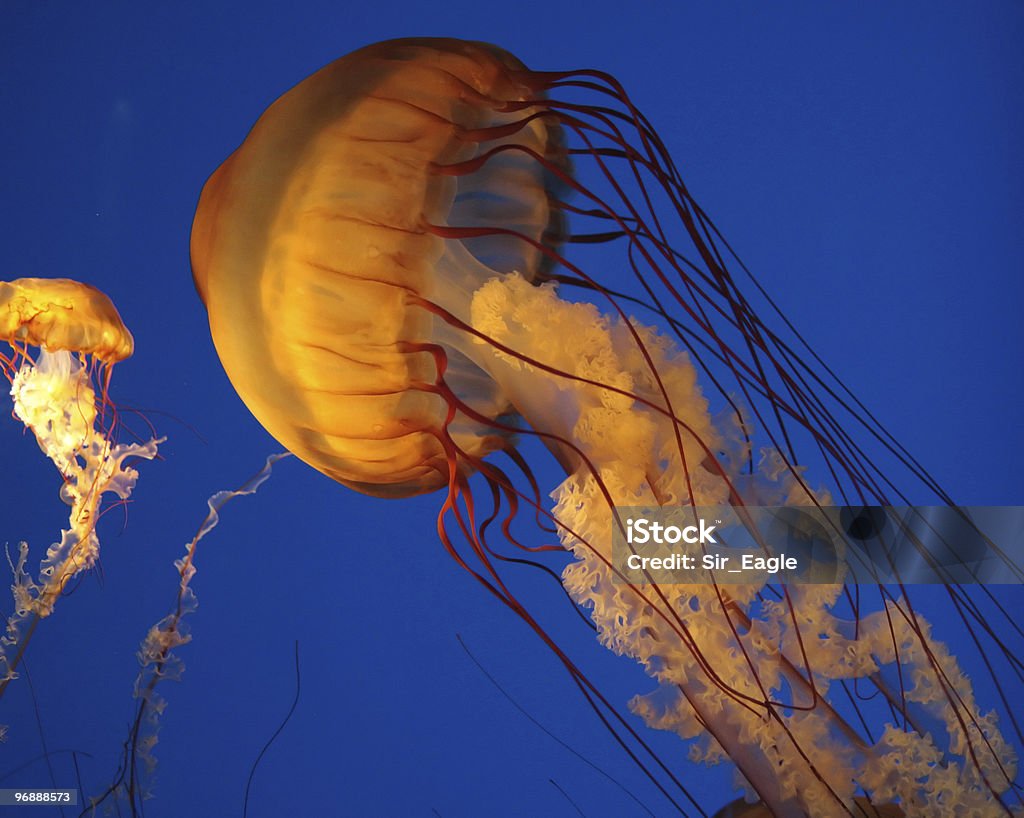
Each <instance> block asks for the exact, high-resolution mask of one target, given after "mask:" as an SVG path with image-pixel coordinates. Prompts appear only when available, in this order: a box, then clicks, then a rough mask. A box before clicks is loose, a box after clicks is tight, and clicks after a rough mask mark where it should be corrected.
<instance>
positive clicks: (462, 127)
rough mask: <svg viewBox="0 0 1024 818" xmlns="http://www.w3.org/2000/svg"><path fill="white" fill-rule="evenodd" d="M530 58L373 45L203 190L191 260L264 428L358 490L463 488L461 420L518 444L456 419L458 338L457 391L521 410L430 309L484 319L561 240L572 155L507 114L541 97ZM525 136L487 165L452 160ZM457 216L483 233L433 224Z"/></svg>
mask: <svg viewBox="0 0 1024 818" xmlns="http://www.w3.org/2000/svg"><path fill="white" fill-rule="evenodd" d="M523 70H524V66H522V64H521V63H519V62H518V61H517V60H516V59H515V58H514V57H512V56H511V55H510V54H508V53H507V52H504V51H502V50H501V49H498V48H495V47H493V46H486V45H482V44H478V43H465V42H461V41H456V40H399V41H394V42H389V43H382V44H379V45H374V46H370V47H368V48H364V49H362V50H360V51H357V52H355V53H354V54H351V55H349V56H347V57H343V58H341V59H340V60H338V61H336V62H334V63H332V64H330V65H328V66H327V67H326V68H324V69H322V70H321V71H318V72H317V73H316V74H314V75H313V76H311V77H309V78H308V79H307V80H305V81H304V82H302V83H301V84H300V85H298V86H297V87H296V88H294V89H292V90H291V91H290V92H288V93H287V94H285V95H284V96H282V97H281V98H280V99H279V100H277V102H275V103H274V104H273V105H272V106H271V107H270V108H269V109H268V110H267V111H266V113H265V114H263V116H261V117H260V119H259V120H258V121H257V123H256V124H255V126H253V129H252V131H251V132H250V134H249V136H248V137H247V138H246V140H245V142H244V143H243V144H242V145H241V146H240V147H239V148H238V149H237V150H236V151H235V152H234V153H233V154H232V155H231V156H230V157H229V158H228V160H227V161H226V162H225V163H224V164H223V165H221V166H220V168H218V170H217V171H216V172H215V173H214V174H213V176H212V177H211V178H210V180H209V181H208V182H207V183H206V186H205V187H204V189H203V192H202V195H201V197H200V201H199V206H198V209H197V211H196V217H195V223H194V226H193V231H192V265H193V271H194V278H195V283H196V287H197V289H198V291H199V293H200V296H201V297H202V299H203V302H204V304H205V305H206V307H207V310H208V312H209V317H210V327H211V331H212V334H213V339H214V343H215V344H216V347H217V351H218V354H219V356H220V358H221V361H222V362H223V364H224V367H225V369H226V370H227V373H228V375H229V377H230V378H231V381H232V383H233V385H234V386H235V388H236V390H237V391H238V393H239V395H240V396H241V397H242V399H243V400H244V401H245V403H246V405H247V406H248V407H249V408H250V410H251V411H252V412H253V414H254V415H255V416H256V417H257V418H258V419H259V420H260V421H261V423H263V425H264V426H265V427H266V428H267V429H268V430H269V431H270V432H271V433H272V434H273V435H274V436H275V437H277V438H278V440H280V441H281V442H282V443H284V444H285V445H286V446H287V447H288V448H289V449H291V450H292V451H293V452H295V453H296V454H297V455H299V456H300V457H301V458H302V459H304V460H305V461H306V462H308V463H309V464H311V465H312V466H314V467H315V468H317V469H319V470H321V471H323V472H324V473H326V474H327V475H329V476H330V477H332V478H334V479H336V480H338V481H339V482H341V483H344V484H345V485H348V486H351V487H353V488H356V489H358V490H360V491H365V492H367V493H370V494H379V495H385V496H403V495H409V494H416V493H420V492H424V491H432V490H434V489H437V488H439V487H442V486H444V485H447V483H448V480H449V466H448V456H447V454H446V452H445V450H444V447H443V445H442V443H441V442H440V441H439V439H438V433H439V432H440V430H441V429H442V427H445V428H446V429H447V434H448V435H450V437H451V439H452V440H453V441H454V442H455V444H456V445H457V446H458V447H459V448H460V449H462V450H464V451H466V452H468V453H471V454H472V455H473V456H482V455H484V454H486V453H487V452H489V451H493V450H495V449H500V448H503V447H504V446H506V445H507V440H508V433H507V432H502V431H500V430H499V429H498V428H496V427H494V426H493V425H488V424H482V423H480V422H478V421H476V420H474V419H473V418H472V417H470V416H468V415H467V414H466V413H465V412H461V411H460V412H457V413H456V415H455V417H453V418H448V417H447V415H448V411H449V403H448V401H446V399H445V397H444V396H443V395H441V394H439V393H438V392H437V390H436V389H435V388H434V387H433V385H434V384H435V382H436V381H437V375H438V365H439V360H438V358H437V357H436V353H437V352H438V351H440V350H443V353H444V355H443V359H444V362H443V366H444V381H445V383H446V385H447V386H448V387H449V388H450V389H452V390H453V391H454V392H455V393H456V394H457V395H459V396H460V399H461V400H462V401H463V402H464V403H465V404H467V405H468V406H469V407H471V408H472V410H473V411H475V412H476V413H478V414H479V415H481V416H483V417H486V418H491V419H494V418H498V417H500V416H502V415H503V414H504V413H506V412H508V411H509V410H510V408H511V407H510V405H509V401H508V397H507V396H506V395H503V394H502V393H501V390H500V389H499V388H498V386H497V385H496V384H495V382H494V381H493V380H492V379H490V378H488V377H487V376H486V375H485V374H484V373H483V372H482V371H481V369H480V368H479V366H478V365H477V364H475V363H474V362H473V360H472V355H471V354H469V353H471V352H472V348H471V347H472V344H471V342H470V341H469V339H468V338H467V336H466V335H465V334H464V333H459V332H453V331H450V329H449V327H448V325H447V324H446V323H445V322H444V320H443V319H441V318H440V317H439V316H438V315H436V314H432V313H431V312H430V311H428V310H427V309H424V308H423V306H422V304H423V303H432V304H435V305H437V306H438V307H440V308H441V309H443V310H444V311H446V312H447V313H449V314H451V315H456V316H462V317H464V318H465V317H466V313H467V308H468V302H469V300H470V298H471V295H472V293H473V292H474V291H475V290H476V289H477V288H479V287H480V286H481V285H482V284H483V283H485V282H486V281H487V280H488V278H490V277H492V276H493V275H494V274H495V271H500V272H511V271H512V270H516V271H519V272H520V273H522V274H523V275H525V276H527V277H528V278H535V277H536V276H537V275H538V274H539V273H540V272H541V271H542V270H543V269H545V267H546V265H547V261H546V256H545V255H544V254H543V252H542V250H541V248H542V247H553V246H554V245H555V244H556V242H557V236H558V234H559V232H560V219H561V216H560V214H559V213H558V212H557V211H555V210H553V209H552V208H551V207H550V205H549V204H548V192H549V190H550V188H551V186H552V184H553V181H552V180H553V178H554V177H553V176H552V174H551V173H550V172H549V171H548V170H546V169H545V167H544V165H543V164H542V162H540V161H538V160H537V159H535V158H534V156H533V154H536V155H537V156H538V157H543V158H545V159H546V161H548V162H550V163H552V164H554V165H556V166H560V165H561V164H562V163H564V155H563V151H562V149H561V145H560V140H559V135H558V128H557V126H554V125H550V124H548V123H546V122H544V121H543V120H540V119H537V120H533V121H529V120H527V121H526V122H525V124H524V122H523V112H522V111H513V112H509V111H508V108H509V106H510V104H511V103H514V102H518V101H521V100H524V99H528V98H529V97H530V96H531V93H532V92H531V91H530V89H529V88H527V87H526V86H524V85H523V84H522V81H521V80H520V79H518V77H519V76H520V75H521V73H522V72H523ZM508 125H512V126H513V127H512V129H511V130H509V132H508V133H506V126H508ZM509 146H515V147H516V148H517V152H512V151H507V150H506V151H504V152H503V153H502V154H501V155H500V156H496V157H495V158H494V160H493V161H491V162H488V163H486V164H484V165H483V166H481V167H480V168H479V169H478V170H476V171H475V172H473V173H467V174H462V175H451V174H446V173H445V172H443V167H444V166H445V165H452V164H457V163H460V162H463V161H466V160H471V159H473V158H475V157H478V156H480V155H481V154H482V152H484V151H492V150H494V151H501V150H502V149H503V148H507V147H509ZM398 192H400V194H401V195H398V196H396V195H395V194H396V193H398ZM451 218H455V219H456V220H457V221H456V222H455V223H459V222H462V221H463V220H464V221H466V222H467V223H469V224H471V225H473V226H475V227H478V228H479V229H480V232H481V235H480V236H479V237H477V238H475V239H471V240H468V241H466V242H465V243H459V242H452V241H446V240H445V239H444V238H442V236H441V235H439V233H438V232H437V231H436V230H434V229H432V225H441V224H445V223H446V221H448V220H450V219H451ZM498 226H501V227H505V228H508V229H510V230H514V231H516V232H517V233H521V234H522V236H525V237H526V238H527V240H521V239H519V237H518V236H512V235H500V234H497V233H494V232H493V228H495V227H498ZM427 344H432V345H434V347H432V348H429V349H428V348H426V347H425V345H427Z"/></svg>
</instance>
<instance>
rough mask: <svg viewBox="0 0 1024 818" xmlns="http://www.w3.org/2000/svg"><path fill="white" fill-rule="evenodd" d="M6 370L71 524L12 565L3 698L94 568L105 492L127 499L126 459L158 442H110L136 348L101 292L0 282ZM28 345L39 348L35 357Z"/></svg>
mask: <svg viewBox="0 0 1024 818" xmlns="http://www.w3.org/2000/svg"><path fill="white" fill-rule="evenodd" d="M0 341H6V342H7V344H9V345H10V347H11V349H12V352H11V353H10V354H5V353H3V352H0V367H2V368H3V373H4V375H5V377H6V378H7V380H8V381H9V382H10V384H11V390H10V394H11V397H12V398H13V399H14V415H15V417H17V418H18V419H19V420H20V421H21V422H22V423H24V424H25V426H26V427H27V428H29V429H30V430H31V431H32V433H33V434H34V435H35V438H36V440H37V442H38V443H39V447H40V449H42V450H43V452H44V453H45V454H46V456H47V457H48V458H49V459H50V460H51V461H52V462H53V464H54V465H55V466H56V467H57V470H58V471H59V472H60V475H61V479H62V481H63V484H62V486H61V489H60V496H61V499H62V500H63V501H64V502H65V503H67V505H68V506H70V512H69V517H68V528H66V529H65V530H64V531H63V532H62V534H61V539H60V540H59V541H58V542H56V543H54V544H53V545H51V546H50V547H49V549H48V550H47V552H46V557H45V558H44V559H43V560H42V563H41V565H40V571H39V576H38V578H33V577H32V575H31V574H30V573H29V571H28V567H27V562H28V554H29V549H28V544H27V543H21V546H20V550H19V556H18V559H17V560H16V561H15V563H14V566H13V567H14V584H13V586H12V591H13V594H14V612H13V613H12V614H11V616H10V617H9V618H8V620H7V630H6V633H5V635H4V636H3V637H2V638H0V695H2V693H3V691H4V690H5V689H6V687H7V684H8V683H9V682H10V681H11V680H12V679H14V678H16V670H17V666H18V663H19V661H20V659H21V657H22V655H23V654H24V651H25V648H26V646H27V644H28V642H29V640H30V638H31V636H32V633H33V632H34V630H35V628H36V626H37V625H38V623H39V621H40V620H42V619H43V618H45V617H47V616H49V615H50V614H51V613H53V610H54V606H55V604H56V602H57V600H58V599H59V598H60V595H61V593H62V592H63V591H64V589H65V588H66V587H67V584H68V583H69V582H70V581H71V580H72V579H73V578H74V577H75V576H77V575H78V574H80V573H81V572H82V571H86V570H88V569H90V568H92V566H93V565H95V563H96V560H97V559H98V558H99V550H100V543H99V538H98V537H97V535H96V522H97V519H98V517H99V515H100V513H101V512H100V504H101V501H102V499H103V497H104V495H106V494H108V493H112V494H114V495H116V496H117V497H118V498H120V499H121V500H126V499H127V498H128V496H129V495H130V494H131V492H132V489H133V488H134V486H135V480H136V478H137V476H138V474H137V472H136V471H135V469H133V468H131V467H130V466H127V465H126V464H125V460H126V458H130V457H141V458H145V459H152V458H153V457H155V456H156V449H157V445H158V443H159V442H160V441H159V440H151V441H149V442H147V443H142V444H134V443H133V444H118V443H116V442H115V441H114V430H115V427H116V425H117V412H116V409H115V407H114V406H113V404H112V403H111V401H110V398H109V396H108V394H107V387H108V385H109V382H110V374H111V370H112V368H113V366H114V364H116V363H117V362H118V361H123V360H124V359H125V358H127V357H129V356H130V355H131V354H132V349H133V341H132V336H131V333H129V332H128V330H127V328H126V327H125V325H124V324H123V323H122V321H121V317H120V316H119V315H118V313H117V310H116V309H115V308H114V305H113V304H112V303H111V301H110V299H109V298H107V296H105V295H104V294H103V293H101V292H100V291H99V290H97V289H96V288H95V287H91V286H89V285H88V284H81V283H79V282H77V281H70V280H68V279H38V278H22V279H18V280H16V281H11V282H0ZM31 347H38V353H37V354H36V355H35V356H33V354H32V351H31Z"/></svg>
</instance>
